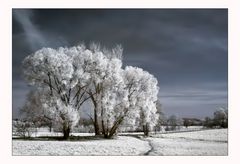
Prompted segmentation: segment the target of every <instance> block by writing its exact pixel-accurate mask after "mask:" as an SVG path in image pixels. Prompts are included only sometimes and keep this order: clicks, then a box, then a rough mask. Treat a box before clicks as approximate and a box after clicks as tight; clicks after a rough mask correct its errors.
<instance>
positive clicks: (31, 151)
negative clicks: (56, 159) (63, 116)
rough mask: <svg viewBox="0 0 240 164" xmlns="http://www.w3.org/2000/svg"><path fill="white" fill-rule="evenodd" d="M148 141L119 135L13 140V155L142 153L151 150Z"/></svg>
mask: <svg viewBox="0 0 240 164" xmlns="http://www.w3.org/2000/svg"><path fill="white" fill-rule="evenodd" d="M149 149H150V147H149V145H148V143H147V142H145V141H141V140H138V139H136V138H133V137H127V136H119V137H117V139H111V140H91V141H78V142H75V141H19V140H14V141H13V155H140V154H143V153H144V152H146V151H147V150H149Z"/></svg>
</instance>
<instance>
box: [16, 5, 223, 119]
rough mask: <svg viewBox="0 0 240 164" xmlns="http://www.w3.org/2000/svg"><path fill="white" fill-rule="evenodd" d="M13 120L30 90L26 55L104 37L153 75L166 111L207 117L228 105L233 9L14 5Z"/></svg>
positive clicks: (102, 40) (127, 62)
mask: <svg viewBox="0 0 240 164" xmlns="http://www.w3.org/2000/svg"><path fill="white" fill-rule="evenodd" d="M12 31H13V35H12V37H13V38H12V42H13V48H12V49H13V117H17V116H18V108H19V107H21V106H22V105H23V103H24V100H25V95H26V94H27V93H28V91H29V87H27V85H26V83H25V82H24V80H23V78H22V76H21V62H22V60H23V59H24V57H26V56H27V55H29V54H31V53H32V52H34V51H36V50H37V49H40V48H41V47H43V46H46V47H58V46H73V45H76V44H78V43H80V42H85V43H86V44H88V43H89V42H91V41H97V42H100V43H101V44H102V45H104V46H106V47H109V48H111V47H112V46H114V45H115V44H119V43H120V44H122V45H123V47H124V58H123V62H124V65H133V66H138V67H142V68H143V69H145V70H147V71H149V72H150V73H152V74H154V75H155V76H156V77H157V78H158V81H159V85H160V93H159V96H160V99H161V102H162V106H163V110H164V112H165V113H166V114H167V115H171V114H175V115H178V116H180V117H200V118H202V117H205V116H207V115H212V113H213V111H215V110H216V109H217V107H220V106H227V99H228V95H227V86H228V84H227V82H228V80H227V76H228V40H227V39H228V11H227V9H178V10H177V9H155V10H153V9H151V10H149V9H141V10H140V9H138V10H133V9H121V10H120V9H102V10H99V9H98V10H97V9H93V10H89V9H75V10H73V9H68V10H60V9H58V10H51V9H50V10H29V9H28V10H23V9H13V29H12Z"/></svg>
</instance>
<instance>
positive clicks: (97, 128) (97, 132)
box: [94, 108, 100, 136]
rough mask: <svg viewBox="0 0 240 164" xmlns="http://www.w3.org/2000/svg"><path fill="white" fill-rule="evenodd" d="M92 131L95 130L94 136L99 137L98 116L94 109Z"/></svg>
mask: <svg viewBox="0 0 240 164" xmlns="http://www.w3.org/2000/svg"><path fill="white" fill-rule="evenodd" d="M94 130H95V135H96V136H97V135H100V128H99V124H98V116H97V110H96V108H95V109H94Z"/></svg>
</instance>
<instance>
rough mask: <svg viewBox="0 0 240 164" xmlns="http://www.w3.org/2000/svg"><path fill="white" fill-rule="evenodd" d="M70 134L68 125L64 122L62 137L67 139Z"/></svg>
mask: <svg viewBox="0 0 240 164" xmlns="http://www.w3.org/2000/svg"><path fill="white" fill-rule="evenodd" d="M69 134H70V127H69V126H68V125H66V124H64V125H63V139H64V140H67V139H68V138H69Z"/></svg>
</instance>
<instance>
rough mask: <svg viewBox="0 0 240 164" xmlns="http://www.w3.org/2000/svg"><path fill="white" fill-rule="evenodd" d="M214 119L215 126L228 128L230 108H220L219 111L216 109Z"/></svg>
mask: <svg viewBox="0 0 240 164" xmlns="http://www.w3.org/2000/svg"><path fill="white" fill-rule="evenodd" d="M213 121H214V124H215V126H219V127H222V128H227V127H228V110H227V109H224V108H220V109H218V110H217V111H215V112H214V118H213Z"/></svg>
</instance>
